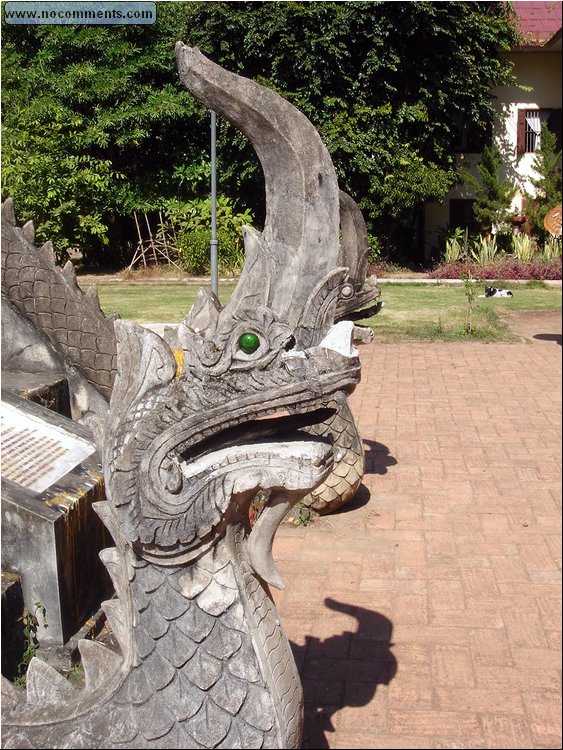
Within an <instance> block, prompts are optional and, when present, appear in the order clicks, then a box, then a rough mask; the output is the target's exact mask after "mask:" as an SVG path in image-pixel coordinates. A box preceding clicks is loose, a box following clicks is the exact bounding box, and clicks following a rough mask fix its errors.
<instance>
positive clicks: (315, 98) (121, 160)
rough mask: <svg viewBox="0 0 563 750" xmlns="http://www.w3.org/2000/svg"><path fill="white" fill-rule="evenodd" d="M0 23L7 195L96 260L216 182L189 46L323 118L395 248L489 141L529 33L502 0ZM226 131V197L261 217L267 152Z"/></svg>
mask: <svg viewBox="0 0 563 750" xmlns="http://www.w3.org/2000/svg"><path fill="white" fill-rule="evenodd" d="M2 33H3V40H2V41H3V48H2V51H3V56H2V76H3V110H4V111H3V126H4V133H3V161H2V169H3V194H4V197H5V196H6V195H8V194H11V195H12V197H13V198H14V201H15V205H16V210H17V212H18V219H19V220H21V221H26V220H27V219H30V218H33V219H34V221H35V223H36V229H37V234H38V237H39V239H41V240H45V239H52V240H53V242H54V244H55V248H56V250H57V253H58V255H59V256H60V257H63V256H64V254H65V252H66V249H67V248H68V247H72V246H80V247H81V248H82V250H83V252H84V253H85V258H86V260H87V261H89V262H91V263H98V264H106V263H110V262H112V261H114V262H116V263H119V262H122V256H123V255H125V254H127V253H128V252H129V253H130V254H132V252H133V250H134V244H135V227H134V223H133V221H132V220H131V217H132V215H133V212H134V211H152V210H161V209H162V208H163V206H164V204H165V202H166V201H167V200H169V199H174V200H179V201H187V200H189V199H194V198H200V199H202V198H205V197H206V195H207V193H208V189H207V179H206V177H207V173H206V169H208V167H206V165H205V164H204V158H203V156H204V154H206V153H207V152H208V141H209V127H208V123H209V120H208V112H207V111H206V109H205V108H204V107H202V106H201V105H199V104H198V103H197V102H196V101H195V99H194V98H193V97H192V96H191V95H190V94H188V92H186V91H185V90H183V88H182V86H181V84H180V82H179V80H178V75H177V71H176V62H175V58H174V43H175V42H176V40H177V39H182V40H183V41H185V42H186V43H188V44H191V45H197V46H199V47H200V48H201V49H202V51H203V52H204V53H205V54H207V55H209V56H210V57H211V59H213V60H214V61H215V62H217V63H219V64H221V65H224V66H225V67H226V68H227V69H229V70H233V71H235V72H238V73H241V74H242V75H245V76H248V77H249V78H253V79H256V80H258V81H259V82H261V83H263V84H265V85H266V86H269V87H271V88H273V89H275V90H276V91H279V92H280V93H281V94H282V95H283V96H285V97H287V98H288V99H289V100H290V101H291V102H292V103H293V104H295V105H296V106H297V107H298V108H299V109H301V110H302V111H303V112H304V113H305V114H306V115H307V117H309V119H310V120H311V121H312V122H313V124H314V125H315V127H316V128H317V130H318V131H319V132H320V134H321V137H322V138H323V140H324V141H325V143H326V145H327V147H328V149H329V151H330V153H331V155H332V157H333V161H334V163H335V167H336V170H337V174H338V178H339V181H340V184H341V186H342V188H343V189H345V190H347V192H349V193H350V194H351V195H352V196H353V197H354V198H355V199H356V200H357V201H358V202H359V204H360V208H362V210H363V211H364V215H365V217H366V220H367V221H368V225H369V232H370V234H371V235H372V236H374V237H377V238H378V240H379V244H380V248H381V251H384V252H385V253H386V254H389V252H390V251H393V249H394V248H399V250H402V251H403V252H405V253H406V252H409V253H412V237H413V234H414V228H415V226H416V214H417V211H418V210H419V208H420V206H421V205H422V203H424V202H425V201H438V200H440V199H441V198H442V197H443V196H444V194H445V193H446V191H447V190H448V188H449V187H450V186H451V184H452V183H453V181H454V179H455V173H454V165H455V152H456V148H457V145H458V143H459V141H460V135H461V133H462V131H463V129H464V124H465V123H466V122H471V123H472V124H473V127H474V129H475V131H476V133H477V134H478V135H479V136H480V137H485V135H486V134H487V132H488V130H489V128H490V126H491V123H492V121H493V118H494V109H493V106H492V101H491V99H490V97H489V91H490V86H491V85H502V84H505V83H508V82H510V81H511V80H512V78H511V75H512V74H511V71H510V66H509V64H508V62H507V61H506V60H505V59H504V58H503V54H502V53H503V51H506V50H508V49H509V48H510V47H511V45H512V44H513V43H514V41H515V40H516V34H515V31H514V26H513V24H512V22H511V20H510V17H509V14H508V11H507V5H506V4H505V3H502V2H488V3H479V2H456V3H432V2H417V3H390V2H379V1H377V2H330V1H329V2H323V3H315V2H312V3H302V2H284V3H272V2H269V3H256V2H237V3H230V2H213V3H209V2H190V3H184V2H177V3H170V2H166V3H164V2H163V3H159V4H158V15H157V23H156V24H154V25H146V26H145V25H138V26H135V25H131V26H128V25H123V26H108V27H103V26H78V25H77V26H47V25H45V26H15V25H13V26H12V25H5V26H4V27H3V29H2ZM218 126H219V127H218V181H219V187H220V192H221V193H223V194H225V195H231V196H236V197H237V198H238V197H240V196H243V197H244V203H245V205H247V206H250V207H251V208H252V211H253V214H254V215H255V216H256V217H257V219H258V222H259V223H261V222H262V220H263V218H264V190H263V177H262V173H261V170H260V166H259V163H258V160H257V157H256V154H255V153H254V151H253V149H252V147H251V145H250V144H249V143H248V141H247V140H246V138H245V137H244V136H243V135H242V133H240V132H238V131H236V130H235V129H234V128H232V127H231V126H230V125H228V124H227V123H226V122H224V121H222V120H221V119H219V122H218Z"/></svg>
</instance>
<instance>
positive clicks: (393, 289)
mask: <svg viewBox="0 0 563 750" xmlns="http://www.w3.org/2000/svg"><path fill="white" fill-rule="evenodd" d="M378 283H379V286H380V288H381V299H382V300H384V302H385V306H384V307H383V309H382V310H381V312H380V313H379V314H378V315H375V316H374V317H372V318H369V319H368V320H364V321H361V323H362V324H363V325H369V326H370V327H371V328H373V331H374V334H375V337H376V339H379V340H387V341H393V340H397V341H398V340H440V341H467V340H468V339H470V340H478V341H511V340H515V338H516V337H514V336H513V335H512V334H511V333H510V331H509V328H508V326H507V324H506V322H505V321H504V320H503V319H502V317H501V315H499V312H501V313H502V312H503V311H506V312H510V311H523V310H532V311H537V310H548V311H561V288H560V287H555V286H548V285H546V284H544V283H543V282H541V281H540V282H535V281H532V282H529V283H527V284H513V285H512V286H510V283H509V282H506V283H505V284H503V285H502V286H503V287H504V288H508V289H511V290H512V292H513V294H514V296H513V297H511V298H502V299H499V298H492V297H489V298H485V297H478V296H476V297H475V299H474V302H473V305H474V307H473V328H474V331H473V335H472V336H470V337H469V336H468V335H467V334H466V332H465V328H466V320H467V297H466V295H465V290H464V287H463V285H458V284H440V283H437V284H434V283H433V284H416V283H404V284H403V283H400V284H397V283H386V282H385V280H380V281H379V282H378ZM202 285H204V286H205V285H206V286H207V288H209V286H208V282H203V283H202V284H199V283H194V282H178V283H176V282H167V283H162V284H158V283H154V282H153V283H149V284H142V283H138V282H136V283H134V282H127V281H124V282H113V283H109V284H103V283H102V284H98V285H96V286H97V289H98V293H99V296H100V303H101V306H102V309H103V311H104V312H105V313H106V314H110V313H112V312H118V313H119V314H120V315H121V317H122V318H124V319H125V320H133V321H136V322H138V323H150V322H155V323H178V322H179V321H180V320H181V319H182V318H183V317H184V315H185V314H186V312H187V311H188V310H189V309H190V307H191V305H192V304H193V301H194V299H195V297H196V294H197V292H198V290H199V288H200V286H202ZM234 287H235V282H222V283H220V284H219V298H220V299H221V302H222V303H223V304H224V303H225V302H226V301H227V300H228V298H229V297H230V295H231V293H232V291H233V289H234ZM83 288H84V289H86V288H87V287H86V286H84V287H83ZM484 289H485V286H484V284H483V283H481V282H478V283H477V284H476V291H477V295H479V294H484V293H485V292H484Z"/></svg>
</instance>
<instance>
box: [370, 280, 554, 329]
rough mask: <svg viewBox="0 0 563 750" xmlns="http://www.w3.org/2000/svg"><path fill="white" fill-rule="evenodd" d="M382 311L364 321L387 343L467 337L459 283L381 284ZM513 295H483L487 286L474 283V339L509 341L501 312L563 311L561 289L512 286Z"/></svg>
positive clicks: (465, 302)
mask: <svg viewBox="0 0 563 750" xmlns="http://www.w3.org/2000/svg"><path fill="white" fill-rule="evenodd" d="M379 286H380V288H381V299H382V300H383V301H384V302H385V306H384V307H383V309H382V310H381V312H380V313H379V314H378V315H376V316H374V317H372V318H370V319H369V320H366V321H362V323H363V324H368V325H369V326H370V327H371V328H373V330H374V334H375V336H376V338H384V339H397V340H399V339H439V340H444V341H448V340H460V339H467V338H468V336H467V333H466V330H467V322H468V308H469V305H468V299H467V295H466V290H465V288H464V287H463V285H461V284H414V283H411V284H409V283H405V284H390V283H385V281H380V282H379ZM503 288H505V289H511V291H512V292H513V294H514V296H513V297H507V298H494V297H486V298H485V297H479V296H478V295H480V294H483V295H484V293H485V283H484V282H478V283H476V284H475V286H474V289H475V292H476V294H475V297H474V299H473V312H472V328H473V334H472V337H471V338H474V339H479V340H485V341H502V340H504V341H507V340H511V339H512V338H514V337H513V336H511V334H510V332H509V330H508V327H507V325H506V322H505V320H503V317H502V313H503V312H506V313H509V312H511V311H521V310H550V311H561V287H554V286H548V285H545V284H543V283H540V284H538V282H530V283H528V284H514V285H512V286H510V285H509V283H506V284H504V285H503Z"/></svg>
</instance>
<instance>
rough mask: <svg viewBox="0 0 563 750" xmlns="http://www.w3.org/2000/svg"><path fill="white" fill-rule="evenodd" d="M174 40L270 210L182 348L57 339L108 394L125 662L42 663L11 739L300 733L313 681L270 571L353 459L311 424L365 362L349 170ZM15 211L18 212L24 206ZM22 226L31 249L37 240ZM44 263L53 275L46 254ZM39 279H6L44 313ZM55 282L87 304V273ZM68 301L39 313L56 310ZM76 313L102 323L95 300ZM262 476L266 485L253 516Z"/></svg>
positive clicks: (55, 743) (192, 739)
mask: <svg viewBox="0 0 563 750" xmlns="http://www.w3.org/2000/svg"><path fill="white" fill-rule="evenodd" d="M176 52H177V59H178V66H179V70H180V77H181V79H182V80H183V82H184V83H185V85H186V86H187V87H188V88H189V89H190V90H191V91H192V93H193V94H194V95H195V96H196V97H197V98H199V99H200V100H201V101H202V102H203V103H205V104H206V105H207V106H209V107H211V108H213V109H214V110H215V111H216V112H218V113H219V114H221V115H222V116H224V117H226V118H227V119H229V120H230V121H231V122H232V123H233V124H234V125H235V126H236V127H237V128H239V129H240V130H241V131H242V132H244V133H245V134H246V135H247V137H248V138H249V139H250V141H251V142H252V143H253V145H254V146H255V148H256V151H257V153H258V156H259V158H260V161H261V163H262V167H263V171H264V176H265V180H266V199H267V212H266V223H265V226H264V229H263V231H262V232H258V231H256V230H254V229H251V228H246V229H245V231H244V244H245V253H246V262H245V267H244V271H243V273H242V275H241V279H240V281H239V284H238V285H237V288H236V290H235V291H234V293H233V295H232V296H231V298H230V300H229V302H228V303H227V305H226V306H225V307H222V306H221V305H220V304H219V302H218V301H217V300H216V299H215V298H214V297H213V296H211V295H202V297H200V299H199V300H198V301H197V303H196V306H195V307H194V309H193V311H192V313H191V314H188V316H187V317H186V318H185V320H184V321H182V322H181V323H180V325H179V326H178V329H177V331H176V332H174V334H173V338H174V339H175V343H176V344H177V345H179V347H181V349H182V356H181V357H179V358H178V359H177V358H176V357H175V355H174V352H173V350H172V349H171V347H170V345H169V343H167V342H166V341H165V340H164V339H162V338H161V337H159V336H158V335H157V334H155V333H154V332H152V331H149V330H146V329H142V328H140V327H139V326H136V325H134V324H131V323H125V322H123V321H119V320H117V321H115V322H114V321H108V320H107V319H106V322H104V321H103V320H100V319H98V317H97V313H95V315H94V319H95V320H97V321H98V323H99V325H100V326H101V330H102V333H100V335H99V336H97V339H99V338H100V337H101V338H105V339H110V338H111V336H115V344H116V346H115V358H114V359H112V361H111V363H110V364H109V365H107V366H106V365H105V360H100V361H99V362H98V359H97V357H98V354H96V359H95V360H94V368H93V372H90V369H91V368H86V367H84V365H83V360H82V352H81V348H86V349H88V345H89V344H91V342H89V341H88V339H86V338H84V337H80V342H78V343H77V344H76V345H72V346H70V345H67V346H66V348H65V347H64V346H63V345H62V344H61V339H60V338H57V337H54V339H51V338H50V339H49V340H50V341H52V342H53V340H54V341H55V343H53V346H55V345H56V346H57V347H61V356H62V357H63V358H64V359H65V363H67V364H68V362H69V360H70V363H71V364H72V367H73V368H74V369H75V371H76V372H77V373H78V375H80V373H82V378H83V380H86V382H87V384H88V387H89V388H91V389H93V390H95V391H96V392H97V393H98V396H99V398H100V399H102V400H104V399H107V398H108V397H109V398H110V402H109V408H107V410H104V408H103V404H101V405H100V406H99V408H95V409H93V411H95V412H96V418H97V419H98V422H99V423H100V425H101V428H100V429H99V430H98V431H97V439H98V441H99V449H100V453H101V457H102V464H103V470H104V478H105V486H106V493H107V501H106V502H103V503H100V504H99V505H98V506H97V510H98V512H99V514H100V517H101V518H102V519H103V521H104V523H105V524H106V525H107V527H108V529H109V530H110V532H111V534H112V536H113V538H114V540H115V548H114V549H112V550H110V551H104V552H103V554H102V555H101V557H102V560H103V561H104V563H105V564H106V566H107V568H108V571H109V573H110V575H111V578H112V581H113V583H114V587H115V592H116V599H114V600H112V601H110V602H106V603H105V604H104V608H105V611H106V614H107V617H108V620H109V622H110V625H111V628H112V631H113V633H114V635H115V637H116V638H117V640H118V642H119V646H120V649H121V661H115V660H113V659H105V658H104V657H102V656H100V655H99V654H97V652H96V651H95V650H91V651H90V650H89V651H88V654H87V658H85V660H84V667H85V670H86V688H85V689H84V690H83V691H77V692H75V693H73V694H68V695H67V691H66V687H64V686H62V684H61V683H60V680H59V678H58V676H56V675H53V674H52V673H50V672H49V669H48V668H45V667H44V666H38V665H37V664H34V665H33V666H32V669H31V672H30V677H29V681H28V691H27V696H28V699H27V702H26V700H25V699H23V700H22V701H21V703H19V702H18V701H17V699H15V698H14V697H13V696H12V695H11V696H10V698H9V701H8V709H7V712H6V714H5V716H4V719H3V737H2V741H3V743H4V745H5V746H6V747H8V746H9V747H28V746H41V747H46V748H47V747H71V746H72V747H113V748H119V747H156V746H158V747H174V748H215V747H229V748H233V747H241V748H242V747H244V748H247V747H284V748H297V747H299V745H300V738H301V732H302V721H303V698H302V689H301V684H300V680H299V674H298V672H297V668H296V665H295V662H294V660H293V656H292V653H291V649H290V647H289V644H288V642H287V639H286V637H285V635H284V633H283V630H282V629H281V627H280V625H279V619H278V617H277V614H276V610H275V607H274V604H273V600H272V598H271V596H270V594H269V590H268V584H271V585H283V584H282V582H281V579H280V577H279V574H278V572H277V571H276V568H275V564H274V562H273V560H272V557H271V549H272V539H273V536H274V534H275V531H276V529H277V527H278V525H279V523H281V520H282V518H283V516H284V514H285V513H286V512H287V509H288V508H289V507H290V506H291V505H292V504H294V503H296V502H298V501H299V499H300V498H302V497H303V496H305V495H306V494H307V493H309V492H311V491H312V490H314V489H315V488H316V487H317V486H318V485H319V484H320V483H321V482H323V481H324V480H326V479H327V478H328V477H329V476H330V475H331V473H333V471H334V470H335V468H336V466H337V464H338V461H339V458H338V456H335V453H334V450H333V447H332V443H331V441H330V440H325V439H322V438H318V437H316V436H315V435H314V434H313V430H314V429H315V428H314V425H316V424H318V423H325V424H326V423H327V420H329V419H330V418H331V416H332V410H331V408H330V407H331V405H332V404H335V405H336V407H335V408H336V409H338V410H341V409H342V408H344V406H345V399H346V395H347V394H349V393H350V392H351V391H352V390H353V388H354V387H355V384H356V383H357V382H358V380H359V376H360V365H359V359H358V356H357V351H356V350H355V348H354V347H353V344H352V331H353V323H351V322H350V321H342V322H340V323H338V324H337V326H336V327H335V326H334V320H335V314H336V307H337V304H338V300H339V297H340V292H341V289H342V285H343V283H344V282H345V280H346V279H347V278H348V269H347V268H346V267H344V266H339V265H338V262H339V252H340V249H339V242H338V230H339V197H338V185H337V181H336V176H335V172H334V168H333V166H332V162H331V160H330V157H329V155H328V152H327V151H326V148H325V147H324V146H323V144H322V142H321V140H320V138H319V136H318V134H317V132H316V131H315V129H314V128H313V126H312V125H311V123H310V122H309V121H308V120H307V119H306V118H305V117H304V116H303V115H302V114H301V113H299V112H298V111H297V110H295V108H294V107H292V106H291V105H290V104H289V103H288V102H286V101H285V100H283V99H282V98H281V97H280V96H278V95H277V94H275V93H274V92H273V91H271V90H268V89H266V88H264V87H262V86H259V85H258V84H256V83H254V82H252V81H249V80H247V79H243V78H241V77H239V76H236V75H234V74H233V73H229V72H227V71H225V70H224V69H222V68H220V67H219V66H217V65H215V64H213V63H212V62H211V61H209V60H207V59H206V58H205V57H204V56H203V55H201V53H199V52H198V51H197V50H193V49H190V48H188V47H185V46H184V45H183V44H181V43H178V45H177V49H176ZM6 214H7V221H8V223H9V225H10V226H11V227H14V226H15V222H14V220H13V215H12V214H13V211H12V210H11V206H10V205H8V206H6ZM18 231H21V230H17V228H15V229H14V230H13V232H12V235H11V237H13V239H12V240H10V246H9V247H10V251H11V254H14V253H16V255H17V253H19V252H27V251H28V250H29V248H28V247H24V246H23V241H25V242H28V239H27V237H23V240H21V238H20V237H19V235H18ZM26 234H27V235H29V234H30V233H29V230H27V232H26ZM20 240H21V241H20ZM28 244H29V243H28ZM22 247H23V250H22ZM8 255H10V253H9V254H8ZM8 261H9V262H8ZM20 265H23V264H20ZM25 265H28V263H27V262H26V264H25ZM6 267H18V261H17V259H16V261H14V259H12V258H9V257H8V260H7V262H6ZM41 271H42V274H43V273H46V274H47V275H48V276H49V274H50V273H51V269H50V266H49V262H47V263H46V265H45V267H43V266H42V267H41ZM67 276H68V271H65V279H66V277H67ZM37 278H38V277H35V278H34V281H33V282H32V283H31V285H30V288H28V289H27V290H26V292H25V293H24V295H23V297H22V294H21V289H20V287H19V286H18V283H17V280H16V281H13V283H12V285H11V292H10V293H11V295H12V296H11V298H12V297H13V299H14V300H19V299H20V298H21V299H22V300H23V302H22V303H21V304H20V307H19V308H18V309H20V310H21V311H22V314H28V315H29V316H30V319H32V321H33V323H34V324H36V325H41V323H42V318H41V316H40V315H36V314H35V313H34V312H33V310H34V308H33V306H32V305H28V306H26V304H25V302H26V297H25V295H27V294H30V293H33V286H34V283H35V281H36V279H37ZM66 282H68V279H66ZM49 283H51V282H49ZM53 284H55V285H56V287H57V290H58V291H61V293H65V294H66V293H67V292H68V293H69V295H70V298H71V299H72V300H73V304H78V303H79V302H81V299H82V298H81V297H80V294H77V292H76V290H75V289H74V288H73V286H72V284H68V283H67V284H66V287H65V284H61V283H60V281H59V280H56V282H55V281H53ZM56 296H57V297H58V296H60V295H59V294H58V292H57V295H56ZM14 304H15V303H14ZM69 309H70V308H69ZM81 309H83V310H84V315H86V317H87V319H88V320H89V321H91V320H92V316H91V315H89V313H87V312H86V306H82V308H81ZM59 310H60V307H59V308H58V309H57V311H56V313H55V311H54V310H52V311H51V310H49V311H48V312H46V313H41V314H42V315H46V316H48V318H49V319H48V318H47V317H45V324H46V325H47V326H51V325H52V320H51V318H52V315H54V314H59ZM65 312H68V310H67V309H66V308H65ZM74 318H76V319H74ZM108 322H109V323H111V331H110V328H109V326H108V325H107V323H108ZM67 326H68V328H69V330H75V331H81V332H84V331H85V330H86V327H85V325H83V324H82V323H81V320H80V314H79V313H76V314H75V315H69V317H68V319H67ZM49 330H50V329H49ZM106 334H107V335H106ZM178 361H181V362H182V363H183V364H182V366H181V368H180V366H179V365H178ZM101 372H104V373H105V374H106V375H107V374H110V375H111V380H110V381H109V382H107V381H106V379H104V378H102V377H101V375H100V373H101ZM71 390H73V391H74V390H75V389H74V388H73V387H72V385H71ZM110 393H111V396H110V395H109V394H110ZM92 403H93V402H92V401H88V404H92ZM106 405H107V400H106ZM283 413H286V414H287V415H288V416H280V414H283ZM102 423H103V424H102ZM102 428H103V429H102ZM259 490H263V491H265V492H266V493H267V495H268V500H267V502H266V504H265V507H264V509H263V511H262V514H261V515H260V518H259V520H258V522H257V523H256V524H255V525H254V526H253V527H251V525H250V522H249V506H250V503H251V501H252V499H253V498H254V497H255V496H256V493H257V492H258V491H259ZM179 650H181V653H178V652H179ZM84 654H85V657H86V650H85V651H84ZM53 691H54V693H53ZM53 694H54V695H55V696H56V700H55V701H53ZM229 698H232V699H231V700H229ZM14 704H15V705H14Z"/></svg>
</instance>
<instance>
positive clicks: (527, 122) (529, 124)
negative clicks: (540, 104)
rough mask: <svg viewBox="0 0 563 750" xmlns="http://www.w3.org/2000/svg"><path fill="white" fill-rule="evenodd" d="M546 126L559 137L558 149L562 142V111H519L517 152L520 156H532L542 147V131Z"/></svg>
mask: <svg viewBox="0 0 563 750" xmlns="http://www.w3.org/2000/svg"><path fill="white" fill-rule="evenodd" d="M544 124H547V127H548V128H549V129H550V130H551V132H553V133H555V134H556V136H557V142H558V147H559V148H560V146H559V143H560V142H561V110H560V109H519V110H518V127H517V143H516V151H517V153H518V154H530V153H534V151H537V150H538V149H539V147H540V145H541V129H542V126H543V125H544Z"/></svg>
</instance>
